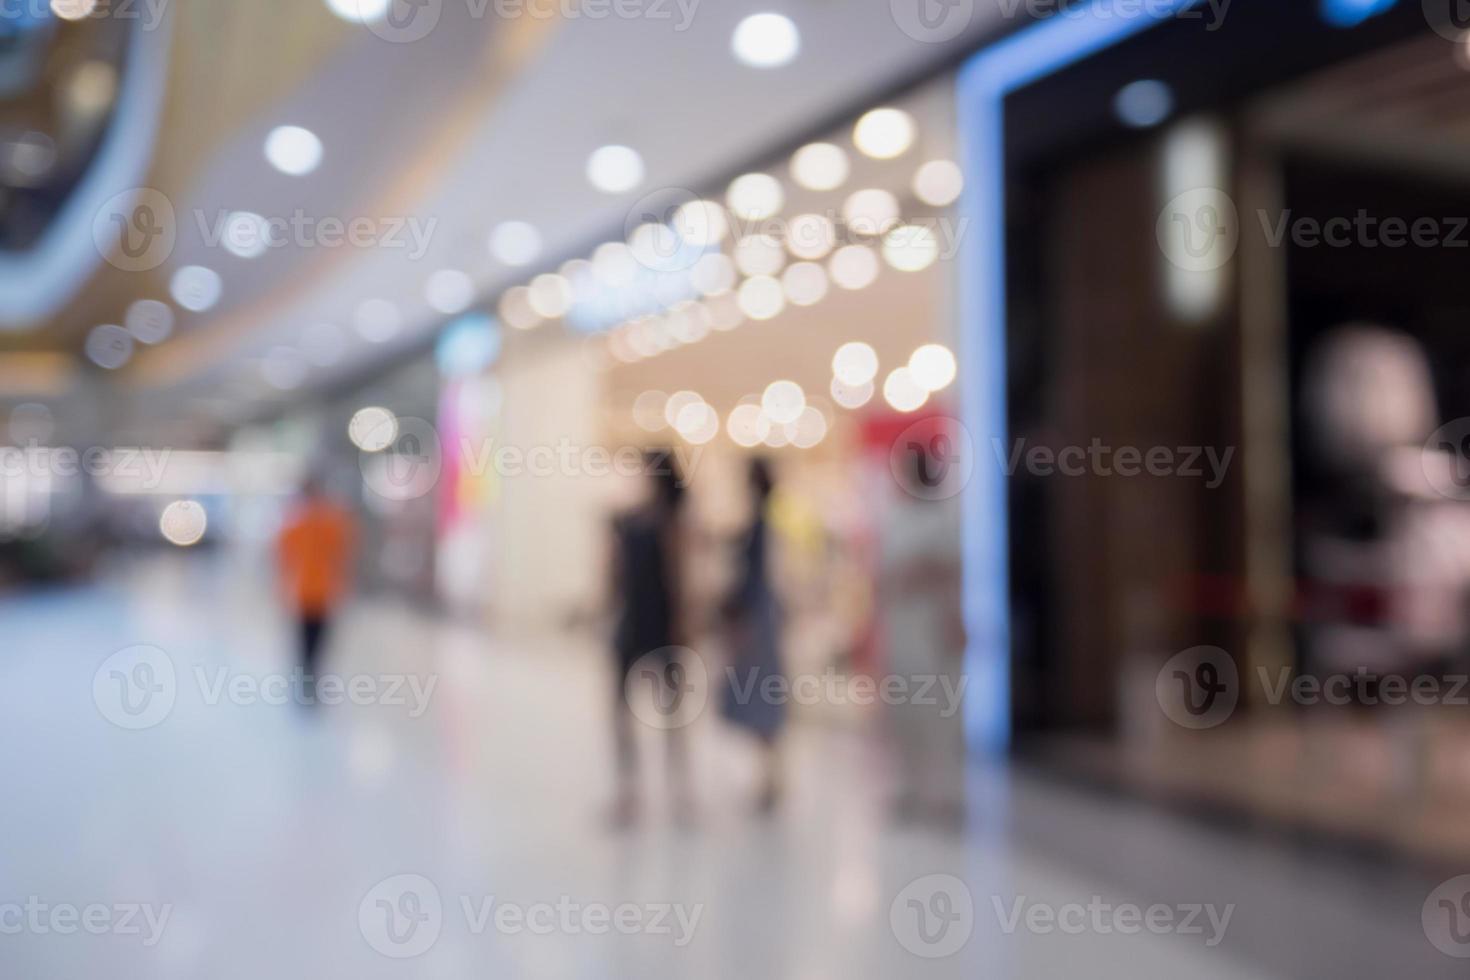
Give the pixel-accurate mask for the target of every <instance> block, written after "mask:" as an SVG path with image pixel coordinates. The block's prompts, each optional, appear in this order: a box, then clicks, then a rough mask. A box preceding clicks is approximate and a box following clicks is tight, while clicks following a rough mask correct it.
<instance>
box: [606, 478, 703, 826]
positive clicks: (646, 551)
mask: <svg viewBox="0 0 1470 980" xmlns="http://www.w3.org/2000/svg"><path fill="white" fill-rule="evenodd" d="M644 465H645V472H646V475H647V477H648V480H647V489H646V493H645V497H644V499H643V501H642V502H641V503H640V504H639V505H638V506H636V507H635V508H633V509H632V510H630V511H628V512H627V513H625V514H622V515H620V516H619V517H618V518H617V519H616V520H615V521H614V524H613V536H614V547H613V561H612V569H611V576H610V577H611V593H612V595H613V596H614V597H615V602H616V605H617V610H618V611H617V625H616V627H615V629H614V635H613V651H614V653H615V654H616V657H617V671H616V680H617V699H616V706H615V708H614V711H613V737H614V741H615V744H616V746H617V765H618V789H617V797H616V800H615V802H614V804H613V813H612V822H613V824H614V825H615V826H619V827H622V826H627V825H628V824H630V823H631V822H632V821H633V820H634V819H636V817H637V815H638V786H637V783H638V778H637V777H638V752H637V746H636V745H635V738H634V727H633V722H634V718H633V713H632V704H631V702H630V701H629V698H630V697H633V696H635V695H636V694H637V692H636V691H635V690H633V689H632V688H631V685H636V684H637V683H639V682H640V675H646V676H648V677H650V679H651V683H653V684H654V685H655V686H656V687H657V690H656V691H655V693H654V699H655V703H656V708H657V710H658V711H659V712H660V713H661V714H665V715H667V716H668V717H670V718H671V719H672V718H675V717H676V716H677V715H678V713H679V711H680V709H681V697H682V694H683V692H684V691H685V689H686V685H685V684H684V683H683V682H682V679H681V677H680V676H679V675H680V672H682V671H683V670H684V669H685V665H684V664H683V663H682V662H681V660H680V653H681V651H680V650H677V649H675V648H676V647H683V646H684V645H685V644H686V643H687V639H686V635H685V630H684V615H683V575H682V564H683V556H684V553H685V545H684V538H685V534H684V530H683V521H682V519H681V515H682V511H683V503H684V483H683V480H682V478H681V476H680V474H679V472H678V470H677V467H676V466H675V463H674V457H673V454H672V453H668V452H650V453H648V454H647V455H646V456H645V458H644ZM679 727H680V726H679V725H678V724H677V722H671V723H670V724H669V725H668V726H667V727H666V728H665V729H664V731H665V733H666V738H665V745H666V747H667V753H668V754H667V759H668V772H669V782H670V786H671V788H672V791H673V793H674V804H675V808H676V811H677V812H678V814H679V815H680V816H681V817H683V818H687V817H688V816H689V815H690V814H691V812H692V807H693V800H692V798H691V795H690V786H689V765H688V752H687V748H686V746H685V740H684V737H683V735H682V734H681V732H680V730H679Z"/></svg>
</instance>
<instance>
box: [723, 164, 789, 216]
mask: <svg viewBox="0 0 1470 980" xmlns="http://www.w3.org/2000/svg"><path fill="white" fill-rule="evenodd" d="M725 203H726V204H728V205H729V206H730V211H731V212H732V213H733V214H734V215H735V216H736V217H737V218H742V219H744V220H746V221H762V220H764V219H766V218H769V217H772V216H773V215H775V214H777V213H779V212H780V210H781V208H782V207H783V206H785V204H786V192H785V191H784V190H782V189H781V182H780V181H779V180H777V179H776V178H775V177H772V176H771V175H770V174H745V175H744V176H743V177H736V178H735V180H734V181H732V182H731V184H730V189H729V190H728V191H727V192H726V193H725Z"/></svg>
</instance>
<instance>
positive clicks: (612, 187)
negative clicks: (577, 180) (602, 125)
mask: <svg viewBox="0 0 1470 980" xmlns="http://www.w3.org/2000/svg"><path fill="white" fill-rule="evenodd" d="M587 179H588V180H589V181H591V182H592V186H593V187H596V188H597V189H598V190H600V191H603V192H605V193H608V194H622V193H623V192H625V191H631V190H632V189H633V188H635V187H637V186H638V185H639V184H641V183H643V158H642V157H640V156H639V155H638V151H637V150H634V149H633V148H632V147H627V146H619V145H616V144H614V145H611V146H604V147H601V148H600V149H598V150H595V151H594V152H593V154H592V156H590V157H588V158H587Z"/></svg>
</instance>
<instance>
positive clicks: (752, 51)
mask: <svg viewBox="0 0 1470 980" xmlns="http://www.w3.org/2000/svg"><path fill="white" fill-rule="evenodd" d="M730 47H731V49H732V50H734V52H735V57H736V58H739V59H740V61H741V63H742V64H745V65H749V66H750V67H751V68H780V67H781V66H782V65H788V64H790V63H791V62H792V60H793V59H795V58H796V56H797V54H798V53H799V52H800V51H801V32H800V31H798V30H797V29H796V24H794V23H793V22H792V20H791V18H790V17H785V16H782V15H781V14H770V13H766V14H751V15H750V16H749V17H747V18H745V19H744V20H742V21H741V22H740V23H739V24H738V25H736V27H735V34H734V36H733V37H732V38H731V39H730Z"/></svg>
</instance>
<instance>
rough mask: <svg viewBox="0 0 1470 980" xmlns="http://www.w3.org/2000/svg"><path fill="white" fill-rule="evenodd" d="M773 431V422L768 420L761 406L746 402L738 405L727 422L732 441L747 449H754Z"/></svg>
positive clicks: (726, 429) (726, 427) (726, 428)
mask: <svg viewBox="0 0 1470 980" xmlns="http://www.w3.org/2000/svg"><path fill="white" fill-rule="evenodd" d="M770 431H771V420H770V419H768V418H766V415H765V413H764V412H762V411H761V407H760V406H759V405H755V404H752V403H750V402H745V403H742V404H740V405H736V406H735V408H734V409H733V410H731V412H730V417H729V418H728V419H727V420H726V421H725V432H726V434H728V435H729V436H730V441H731V442H733V443H735V445H737V446H741V447H744V448H745V449H754V448H755V447H756V446H759V445H760V444H761V443H762V442H765V440H766V436H767V435H768V434H769V433H770Z"/></svg>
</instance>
